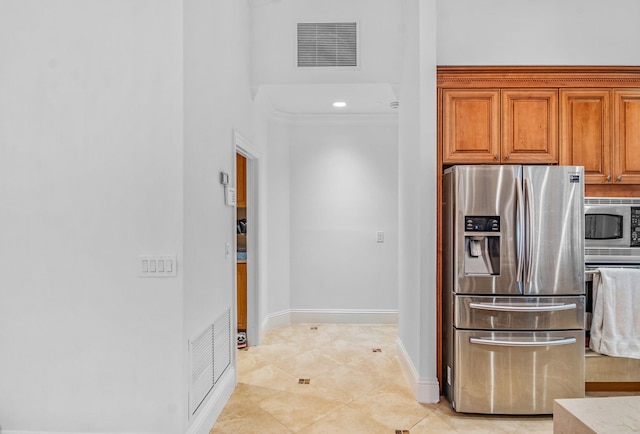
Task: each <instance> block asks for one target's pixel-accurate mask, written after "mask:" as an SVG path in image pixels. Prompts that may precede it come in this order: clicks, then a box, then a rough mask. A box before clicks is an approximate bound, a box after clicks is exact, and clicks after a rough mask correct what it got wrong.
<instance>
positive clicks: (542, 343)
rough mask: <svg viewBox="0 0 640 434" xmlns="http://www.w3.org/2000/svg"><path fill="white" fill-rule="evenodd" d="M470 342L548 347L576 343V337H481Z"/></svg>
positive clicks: (505, 345) (470, 339)
mask: <svg viewBox="0 0 640 434" xmlns="http://www.w3.org/2000/svg"><path fill="white" fill-rule="evenodd" d="M469 342H471V343H472V344H480V345H499V346H503V347H548V346H549V345H571V344H575V343H576V338H564V339H556V340H553V341H538V342H527V341H501V340H498V339H481V338H469Z"/></svg>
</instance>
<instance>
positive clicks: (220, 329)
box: [189, 310, 231, 416]
mask: <svg viewBox="0 0 640 434" xmlns="http://www.w3.org/2000/svg"><path fill="white" fill-rule="evenodd" d="M189 359H190V366H191V378H190V382H189V414H190V415H192V416H193V415H194V414H195V413H196V412H197V411H198V409H199V408H200V406H201V405H202V403H203V402H204V400H205V399H206V398H207V396H208V395H209V393H210V392H211V391H212V390H213V389H214V388H215V386H216V384H217V383H218V380H219V379H220V377H221V376H222V374H223V373H224V372H225V371H226V370H227V368H228V367H229V366H230V365H231V312H230V310H227V311H226V312H225V313H223V314H222V315H221V316H220V317H219V318H218V319H217V320H216V321H215V322H214V323H213V324H211V325H210V326H208V327H207V328H205V329H204V330H203V331H202V332H201V333H200V334H199V335H198V336H197V337H196V338H195V339H193V340H190V341H189Z"/></svg>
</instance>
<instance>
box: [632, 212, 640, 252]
mask: <svg viewBox="0 0 640 434" xmlns="http://www.w3.org/2000/svg"><path fill="white" fill-rule="evenodd" d="M631 247H640V206H632V207H631Z"/></svg>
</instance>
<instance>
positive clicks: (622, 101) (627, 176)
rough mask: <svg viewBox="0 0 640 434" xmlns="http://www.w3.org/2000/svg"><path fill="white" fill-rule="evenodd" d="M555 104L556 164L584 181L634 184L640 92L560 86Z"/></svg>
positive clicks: (638, 174)
mask: <svg viewBox="0 0 640 434" xmlns="http://www.w3.org/2000/svg"><path fill="white" fill-rule="evenodd" d="M560 107H561V109H560V138H561V143H562V149H561V158H560V164H562V165H577V166H584V168H585V182H586V183H587V184H609V185H616V184H620V185H624V184H640V90H637V89H616V90H610V89H567V90H561V91H560Z"/></svg>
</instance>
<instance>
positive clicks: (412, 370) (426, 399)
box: [396, 337, 440, 404]
mask: <svg viewBox="0 0 640 434" xmlns="http://www.w3.org/2000/svg"><path fill="white" fill-rule="evenodd" d="M396 343H397V344H398V349H399V350H400V357H399V359H400V366H401V367H402V373H403V374H404V378H405V379H406V380H407V382H408V383H409V385H410V386H411V389H412V390H413V394H414V396H415V397H416V400H417V401H418V402H419V403H421V404H435V403H437V402H439V401H440V384H439V383H438V380H437V379H435V380H421V379H420V376H419V375H418V370H417V369H416V367H415V366H414V364H413V361H412V360H411V358H410V357H409V353H407V350H406V349H405V347H404V345H403V344H402V341H401V340H400V338H399V337H398V339H397V340H396Z"/></svg>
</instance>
